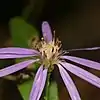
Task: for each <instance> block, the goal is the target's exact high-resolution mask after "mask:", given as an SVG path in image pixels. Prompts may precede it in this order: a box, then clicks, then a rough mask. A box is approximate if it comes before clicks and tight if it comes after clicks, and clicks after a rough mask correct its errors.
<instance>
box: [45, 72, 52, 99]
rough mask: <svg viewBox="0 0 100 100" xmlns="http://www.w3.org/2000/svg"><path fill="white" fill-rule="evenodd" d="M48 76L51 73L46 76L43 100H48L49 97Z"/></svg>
mask: <svg viewBox="0 0 100 100" xmlns="http://www.w3.org/2000/svg"><path fill="white" fill-rule="evenodd" d="M50 75H51V73H50V72H49V74H48V76H47V82H46V90H45V96H44V100H48V97H49V86H50Z"/></svg>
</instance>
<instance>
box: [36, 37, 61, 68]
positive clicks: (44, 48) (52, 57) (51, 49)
mask: <svg viewBox="0 0 100 100" xmlns="http://www.w3.org/2000/svg"><path fill="white" fill-rule="evenodd" d="M36 49H38V50H39V52H40V53H41V55H42V57H41V61H42V63H43V64H44V65H45V67H46V68H50V69H53V65H54V64H57V63H58V60H59V56H60V55H61V54H62V50H61V41H59V40H58V39H57V40H55V39H53V41H50V42H49V43H47V42H45V41H44V40H43V39H42V41H40V42H39V43H38V44H37V45H36Z"/></svg>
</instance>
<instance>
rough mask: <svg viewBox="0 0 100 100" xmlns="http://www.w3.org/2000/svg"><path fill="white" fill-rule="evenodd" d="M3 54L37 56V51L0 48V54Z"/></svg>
mask: <svg viewBox="0 0 100 100" xmlns="http://www.w3.org/2000/svg"><path fill="white" fill-rule="evenodd" d="M4 53H7V54H9V53H11V54H22V55H24V54H28V55H34V54H39V52H38V51H36V50H33V49H26V48H18V47H8V48H0V54H4Z"/></svg>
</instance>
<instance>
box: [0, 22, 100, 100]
mask: <svg viewBox="0 0 100 100" xmlns="http://www.w3.org/2000/svg"><path fill="white" fill-rule="evenodd" d="M42 32H43V39H42V40H41V41H40V42H39V43H37V44H36V46H35V49H25V48H18V47H8V48H0V59H8V58H25V57H29V58H30V59H29V60H26V61H23V62H20V63H18V64H15V65H11V66H8V67H6V68H3V69H1V70H0V77H3V76H6V75H9V74H12V73H14V72H16V71H19V70H21V69H23V68H26V67H27V66H28V65H30V64H32V63H35V62H37V63H40V64H41V65H40V67H39V68H38V71H37V73H36V75H35V78H34V82H33V86H32V90H31V93H30V97H29V100H39V99H40V97H41V94H42V92H43V89H44V86H45V83H46V78H47V74H48V73H51V72H52V71H53V70H54V69H55V66H54V65H57V66H58V69H59V72H60V75H61V77H62V80H63V82H64V84H65V86H66V88H67V90H68V92H69V95H70V97H71V99H72V100H81V98H80V95H79V93H78V90H77V88H76V86H75V84H74V82H73V80H72V79H71V77H70V75H69V74H68V72H67V71H69V72H71V73H73V74H75V75H76V76H78V77H80V78H82V79H84V80H86V81H88V82H89V83H91V84H93V85H95V86H96V87H98V88H100V78H99V77H97V76H95V75H93V74H92V73H90V72H88V71H86V70H84V69H82V68H80V67H78V66H76V65H73V64H71V63H68V62H67V61H66V59H67V60H70V61H73V62H76V63H79V64H81V65H84V66H86V67H89V68H93V69H96V70H100V63H98V62H95V61H91V60H88V59H83V58H79V57H74V56H68V55H66V54H67V53H68V52H70V51H76V50H97V49H100V47H93V48H82V49H72V50H67V51H68V52H67V53H66V54H65V53H64V52H63V50H62V49H61V42H60V41H59V40H58V39H57V40H56V39H55V38H53V37H52V33H51V29H50V26H49V24H48V23H47V22H43V24H42Z"/></svg>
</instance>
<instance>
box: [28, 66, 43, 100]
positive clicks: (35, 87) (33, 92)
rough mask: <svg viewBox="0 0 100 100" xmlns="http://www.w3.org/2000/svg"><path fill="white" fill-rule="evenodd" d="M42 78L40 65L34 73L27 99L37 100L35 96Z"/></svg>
mask: <svg viewBox="0 0 100 100" xmlns="http://www.w3.org/2000/svg"><path fill="white" fill-rule="evenodd" d="M42 79H43V68H42V67H40V68H39V69H38V71H37V73H36V76H35V80H34V83H33V86H32V90H31V93H30V99H29V100H37V99H36V98H37V96H38V93H39V89H40V85H41V83H42Z"/></svg>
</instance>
